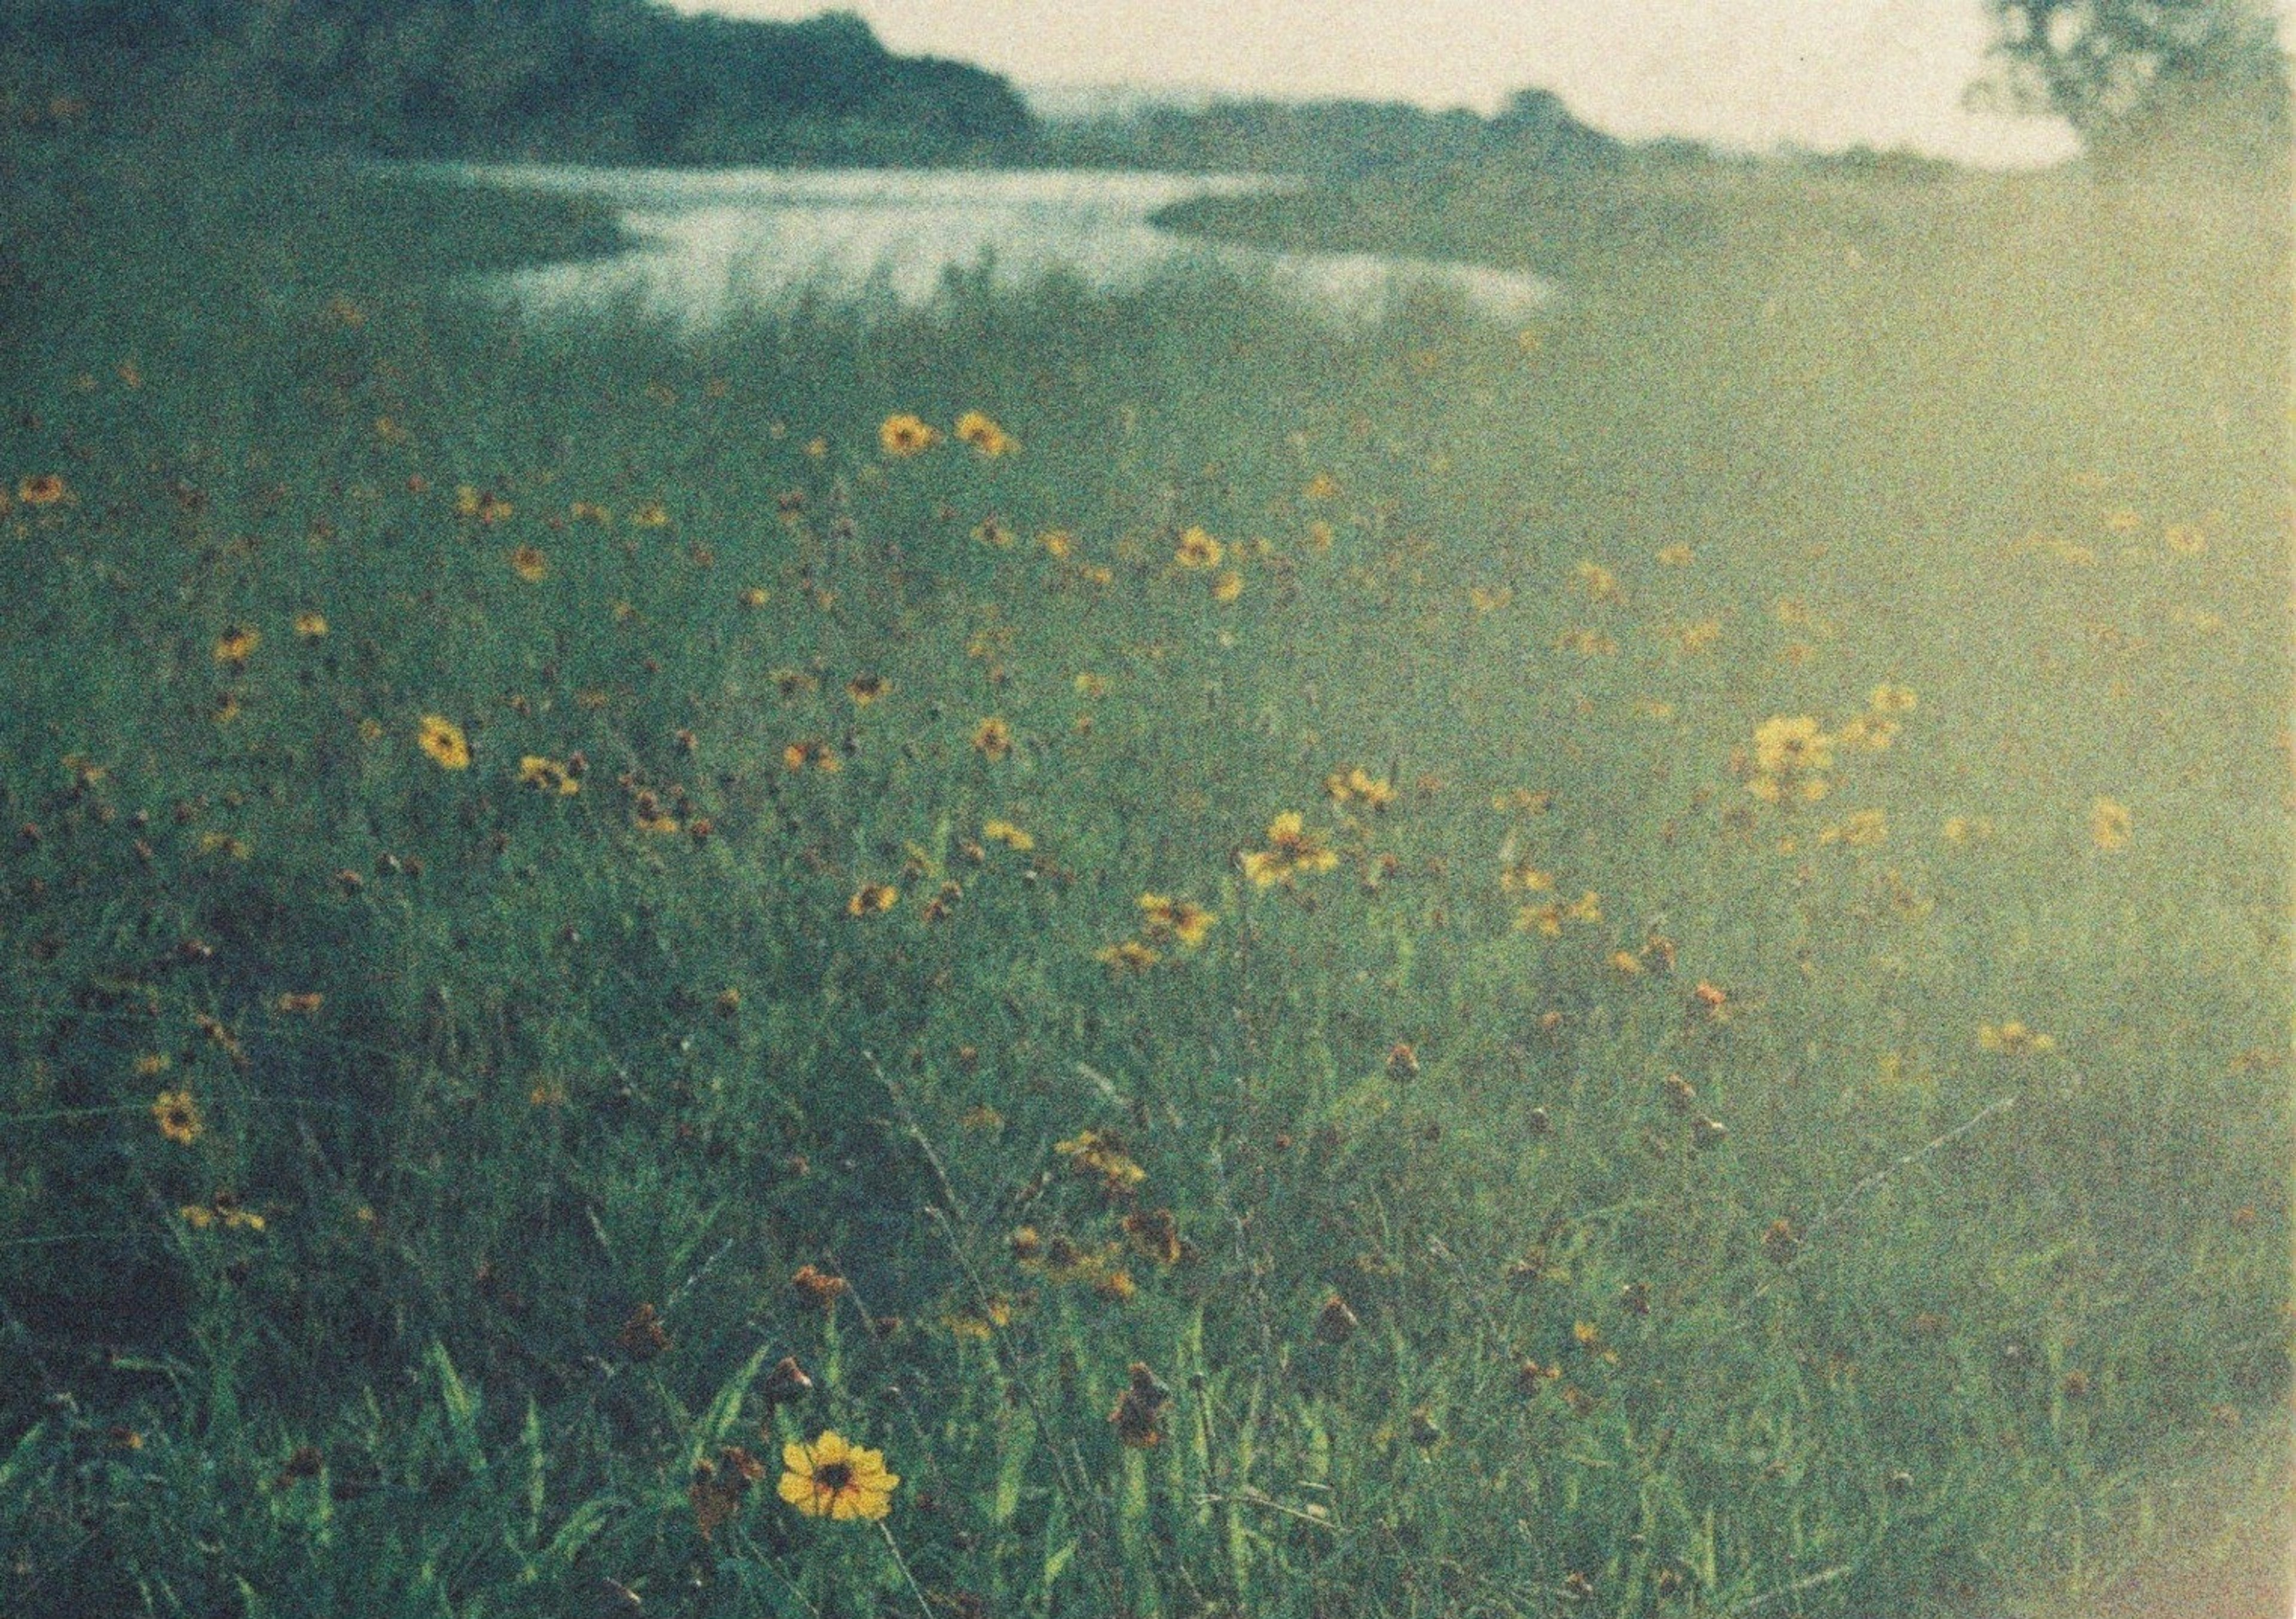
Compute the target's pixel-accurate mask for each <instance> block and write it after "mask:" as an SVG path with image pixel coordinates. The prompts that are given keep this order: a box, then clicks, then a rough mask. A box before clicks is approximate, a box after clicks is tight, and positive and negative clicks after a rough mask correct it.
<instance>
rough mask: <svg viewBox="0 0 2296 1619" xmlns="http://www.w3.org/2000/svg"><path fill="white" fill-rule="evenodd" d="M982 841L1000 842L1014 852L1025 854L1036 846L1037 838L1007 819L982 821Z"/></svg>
mask: <svg viewBox="0 0 2296 1619" xmlns="http://www.w3.org/2000/svg"><path fill="white" fill-rule="evenodd" d="M980 838H981V841H982V842H984V843H1001V844H1003V845H1004V846H1005V847H1006V848H1008V849H1011V850H1012V851H1013V853H1014V854H1027V853H1028V852H1029V850H1031V849H1033V848H1035V847H1036V846H1037V840H1036V839H1035V838H1031V837H1030V836H1029V834H1028V833H1026V832H1024V831H1022V830H1021V829H1020V828H1019V827H1017V826H1015V825H1013V823H1012V822H1009V821H984V822H981V825H980Z"/></svg>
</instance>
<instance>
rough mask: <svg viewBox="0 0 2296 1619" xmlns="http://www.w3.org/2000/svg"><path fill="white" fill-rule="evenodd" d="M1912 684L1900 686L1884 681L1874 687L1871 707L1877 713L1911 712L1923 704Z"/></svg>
mask: <svg viewBox="0 0 2296 1619" xmlns="http://www.w3.org/2000/svg"><path fill="white" fill-rule="evenodd" d="M1921 700H1922V699H1920V698H1918V697H1916V696H1915V695H1914V690H1913V688H1912V687H1911V686H1900V685H1896V684H1893V683H1890V682H1887V681H1884V682H1883V683H1882V684H1880V685H1878V686H1876V687H1874V696H1873V699H1872V702H1871V705H1870V706H1871V707H1872V708H1873V710H1874V713H1876V714H1910V713H1912V712H1913V711H1914V710H1915V708H1916V707H1920V705H1921Z"/></svg>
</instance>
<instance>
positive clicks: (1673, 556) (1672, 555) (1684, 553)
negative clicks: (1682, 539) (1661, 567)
mask: <svg viewBox="0 0 2296 1619" xmlns="http://www.w3.org/2000/svg"><path fill="white" fill-rule="evenodd" d="M1658 560H1660V561H1661V562H1663V563H1665V564H1666V565H1667V566H1668V567H1669V568H1687V567H1689V566H1690V561H1691V556H1690V547H1689V546H1687V545H1665V546H1661V547H1660V549H1659V553H1658Z"/></svg>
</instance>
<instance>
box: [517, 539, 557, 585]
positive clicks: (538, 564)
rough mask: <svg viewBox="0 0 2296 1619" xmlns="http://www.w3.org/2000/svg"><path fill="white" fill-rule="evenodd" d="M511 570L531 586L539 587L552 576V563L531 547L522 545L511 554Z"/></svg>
mask: <svg viewBox="0 0 2296 1619" xmlns="http://www.w3.org/2000/svg"><path fill="white" fill-rule="evenodd" d="M510 570H511V572H512V573H514V574H516V575H517V576H519V577H520V578H521V579H523V580H525V581H526V582H527V583H528V584H529V585H539V584H541V583H542V582H543V581H544V580H545V579H546V578H548V577H549V576H550V563H549V562H548V560H545V558H544V556H543V554H542V552H539V551H537V550H536V549H535V548H534V547H533V546H531V545H521V546H520V547H519V548H518V549H517V550H515V551H513V552H511V553H510Z"/></svg>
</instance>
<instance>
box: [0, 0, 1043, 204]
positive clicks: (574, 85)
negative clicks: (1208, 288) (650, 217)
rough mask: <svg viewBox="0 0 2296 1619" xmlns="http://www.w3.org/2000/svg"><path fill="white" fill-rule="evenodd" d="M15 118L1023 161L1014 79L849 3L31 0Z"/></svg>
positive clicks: (7, 13) (717, 152) (727, 154)
mask: <svg viewBox="0 0 2296 1619" xmlns="http://www.w3.org/2000/svg"><path fill="white" fill-rule="evenodd" d="M0 117H4V118H5V119H6V121H7V122H9V123H12V124H17V125H23V124H31V125H35V126H37V125H44V124H51V123H62V124H66V125H81V124H86V123H93V124H94V126H96V127H100V128H103V129H109V130H115V131H134V132H137V133H139V134H142V135H145V136H146V137H147V138H148V137H152V136H157V137H159V138H165V139H184V138H189V139H193V140H196V141H197V142H198V143H201V144H202V145H206V144H209V143H212V142H213V141H214V140H215V138H216V136H217V135H218V134H227V135H230V136H232V137H234V139H235V140H236V141H237V142H239V143H241V144H243V145H251V146H258V147H266V146H276V145H281V144H286V145H291V146H299V147H303V148H316V149H320V150H326V151H362V152H367V153H374V154H382V155H390V156H402V157H406V156H421V157H485V158H540V159H555V160H560V161H568V160H578V161H588V162H618V163H627V162H644V163H764V162H773V163H865V164H886V163H908V164H927V163H954V162H983V161H998V160H1005V161H1010V160H1013V159H1017V158H1019V157H1021V156H1022V155H1023V154H1025V152H1026V151H1027V150H1028V146H1029V140H1030V137H1031V136H1032V135H1033V133H1034V130H1035V121H1034V120H1033V119H1031V118H1030V117H1029V111H1028V109H1027V108H1026V106H1024V105H1023V104H1022V102H1021V99H1020V97H1019V96H1018V95H1017V94H1014V92H1013V89H1012V87H1011V86H1009V85H1007V84H1005V81H1004V80H1002V79H1001V78H996V76H995V75H993V74H990V73H986V72H983V71H982V70H980V69H978V68H974V67H971V66H968V65H966V64H964V63H962V62H954V61H939V60H934V59H930V58H924V59H920V58H909V57H901V56H896V55H894V54H892V53H890V52H889V51H887V50H886V49H885V48H884V46H883V45H881V44H880V43H879V42H878V40H877V37H876V36H875V35H874V34H873V32H872V31H871V30H870V29H869V26H868V24H866V23H865V22H864V21H863V20H861V19H860V18H858V17H857V16H855V15H853V14H852V13H850V12H825V13H824V14H823V15H821V16H819V17H816V18H813V19H811V20H808V21H803V22H792V23H774V22H755V21H737V20H732V19H728V18H724V17H716V16H708V15H703V16H684V15H681V14H679V13H678V12H674V11H672V10H670V9H669V8H668V6H666V5H662V4H656V3H655V0H425V3H424V4H406V3H405V0H328V3H327V4H314V5H304V6H290V5H274V4H262V3H260V0H199V3H198V4H171V3H168V0H11V3H10V4H7V5H6V6H5V7H0Z"/></svg>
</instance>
